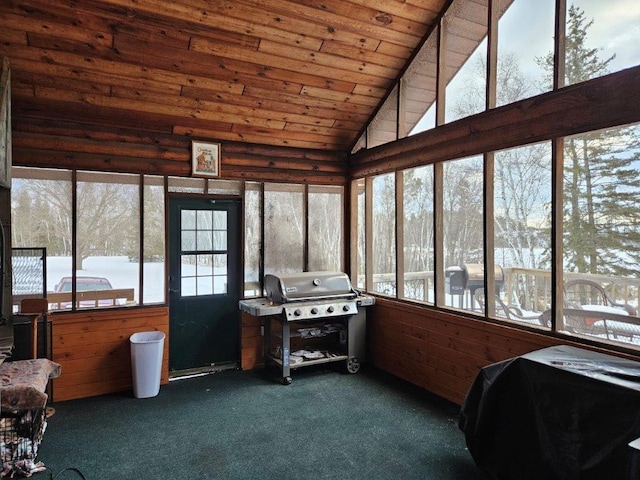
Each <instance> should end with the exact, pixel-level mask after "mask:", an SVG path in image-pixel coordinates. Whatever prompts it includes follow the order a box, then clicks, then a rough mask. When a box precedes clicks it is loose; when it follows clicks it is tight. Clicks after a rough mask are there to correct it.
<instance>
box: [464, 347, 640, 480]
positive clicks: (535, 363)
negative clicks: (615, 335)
mask: <svg viewBox="0 0 640 480" xmlns="http://www.w3.org/2000/svg"><path fill="white" fill-rule="evenodd" d="M459 427H460V429H461V430H462V431H463V432H464V434H465V438H466V442H467V446H468V448H469V451H470V453H471V455H472V457H473V459H474V461H475V462H476V465H477V466H478V467H479V468H480V469H481V470H482V471H483V472H484V473H485V475H486V476H487V478H492V479H518V480H526V479H536V480H542V479H544V480H554V479H585V480H603V479H604V480H614V479H631V478H640V473H638V472H635V470H636V468H638V465H637V458H636V457H634V455H637V453H635V454H634V451H633V449H631V448H630V447H629V446H628V444H629V442H631V441H632V440H634V439H636V438H638V437H639V436H640V362H634V361H630V360H626V359H622V358H619V357H614V356H611V355H605V354H601V353H597V352H593V351H589V350H584V349H580V348H575V347H570V346H558V347H550V348H546V349H543V350H538V351H535V352H531V353H529V354H526V355H523V356H521V357H516V358H512V359H509V360H506V361H504V362H499V363H495V364H492V365H489V366H487V367H485V368H483V369H482V370H481V371H480V373H479V374H478V376H477V377H476V379H475V381H474V383H473V385H472V386H471V388H470V390H469V392H468V393H467V397H466V399H465V401H464V403H463V405H462V408H461V411H460V417H459ZM634 463H635V464H634ZM636 475H638V477H636Z"/></svg>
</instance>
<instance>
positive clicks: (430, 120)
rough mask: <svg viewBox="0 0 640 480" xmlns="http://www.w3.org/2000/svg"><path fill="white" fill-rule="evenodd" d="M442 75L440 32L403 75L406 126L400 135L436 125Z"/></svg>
mask: <svg viewBox="0 0 640 480" xmlns="http://www.w3.org/2000/svg"><path fill="white" fill-rule="evenodd" d="M437 76H438V48H437V31H436V34H432V35H430V36H429V38H428V40H427V41H426V42H425V44H424V45H423V46H422V48H421V49H420V52H419V53H418V55H417V56H416V58H415V59H414V60H413V62H411V65H409V68H408V69H407V72H406V73H405V74H404V76H403V77H402V83H401V85H402V89H401V90H400V91H401V97H400V101H401V105H402V108H403V110H402V111H403V112H404V113H403V116H401V121H403V122H404V128H401V130H400V137H404V136H406V133H407V132H410V133H409V134H410V135H415V134H416V133H420V132H424V131H425V130H428V129H430V128H433V127H435V126H436V109H435V107H436V84H437Z"/></svg>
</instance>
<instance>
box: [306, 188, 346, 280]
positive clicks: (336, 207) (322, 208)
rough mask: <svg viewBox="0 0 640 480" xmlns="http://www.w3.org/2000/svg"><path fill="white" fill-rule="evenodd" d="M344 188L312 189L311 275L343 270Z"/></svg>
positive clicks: (309, 209) (310, 230) (310, 229)
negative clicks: (314, 272) (321, 271)
mask: <svg viewBox="0 0 640 480" xmlns="http://www.w3.org/2000/svg"><path fill="white" fill-rule="evenodd" d="M343 191H344V189H343V188H342V187H332V186H319V185H310V186H309V200H308V203H309V207H308V212H307V214H308V218H309V227H308V231H309V236H308V237H309V241H308V243H309V248H308V251H309V254H308V256H309V268H308V270H309V271H319V270H336V271H342V270H344V268H343V260H342V259H343V248H342V245H343V237H342V230H343V228H342V226H343V225H344V220H343V206H344V201H343Z"/></svg>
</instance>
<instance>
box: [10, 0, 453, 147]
mask: <svg viewBox="0 0 640 480" xmlns="http://www.w3.org/2000/svg"><path fill="white" fill-rule="evenodd" d="M447 3H448V2H447V1H446V0H388V1H371V0H295V1H294V0H233V1H221V0H219V1H214V0H180V1H177V0H2V1H1V2H0V55H5V56H7V57H9V59H10V63H11V69H12V82H13V85H12V96H13V107H12V108H13V117H14V122H24V121H27V120H28V121H41V122H42V121H51V120H54V121H56V120H57V121H64V122H73V123H75V124H86V125H88V126H89V125H90V126H91V128H96V127H99V126H105V127H109V128H113V127H119V128H123V129H127V130H136V131H148V132H150V133H153V132H156V133H163V134H177V135H185V136H192V137H197V138H199V139H211V140H215V141H223V142H224V141H234V142H246V143H251V144H262V145H276V146H290V147H301V148H312V149H321V150H340V151H348V150H349V149H350V148H351V147H352V146H353V144H354V143H355V142H356V140H357V137H358V135H359V134H360V133H361V132H362V130H363V128H364V127H365V126H366V124H367V123H368V121H369V120H370V119H371V116H372V114H373V113H374V112H375V111H376V109H377V108H378V105H379V104H380V102H381V101H382V100H383V99H384V97H385V95H386V94H387V92H388V90H389V88H390V87H391V86H392V85H393V83H394V81H395V80H396V79H397V77H398V76H399V74H400V73H401V72H402V70H403V69H404V68H405V65H406V64H407V61H408V60H409V59H410V57H411V56H412V54H413V52H414V50H415V49H416V48H417V47H419V46H420V44H421V42H422V40H423V38H424V36H425V35H426V33H427V32H428V31H429V30H430V29H431V27H432V24H433V22H434V21H436V20H437V18H438V16H439V14H440V12H441V10H442V9H443V8H444V6H445V4H447Z"/></svg>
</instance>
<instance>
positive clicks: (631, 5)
mask: <svg viewBox="0 0 640 480" xmlns="http://www.w3.org/2000/svg"><path fill="white" fill-rule="evenodd" d="M554 3H555V2H554V1H553V0H514V2H513V4H512V5H511V7H510V8H509V10H508V11H507V12H505V14H504V15H503V17H502V19H501V21H500V26H499V34H498V39H499V42H500V43H501V44H503V42H504V44H503V45H504V46H505V47H506V48H508V49H509V50H511V51H515V52H523V55H522V56H521V57H520V58H521V61H522V62H523V63H522V67H523V70H525V71H526V70H528V68H532V63H533V58H534V57H536V56H542V55H545V54H547V53H548V52H551V51H552V49H553V22H554V19H553V13H554V9H555V7H554ZM572 4H573V5H575V6H577V7H579V8H580V9H582V10H583V11H584V13H585V17H586V18H587V19H588V20H593V21H594V22H593V25H592V26H591V27H590V28H589V30H588V35H587V44H588V45H589V46H590V47H592V48H596V47H597V48H602V49H603V50H602V56H601V58H603V59H605V58H608V57H610V56H611V55H612V54H613V53H615V54H616V59H615V60H614V61H613V62H612V63H611V64H610V67H611V69H612V70H621V69H623V68H628V67H631V66H634V65H638V64H640V48H638V44H640V2H639V1H638V0H573V1H571V0H570V1H569V2H568V5H567V10H568V9H569V5H572ZM505 44H506V45H505ZM524 52H527V54H526V55H524Z"/></svg>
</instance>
